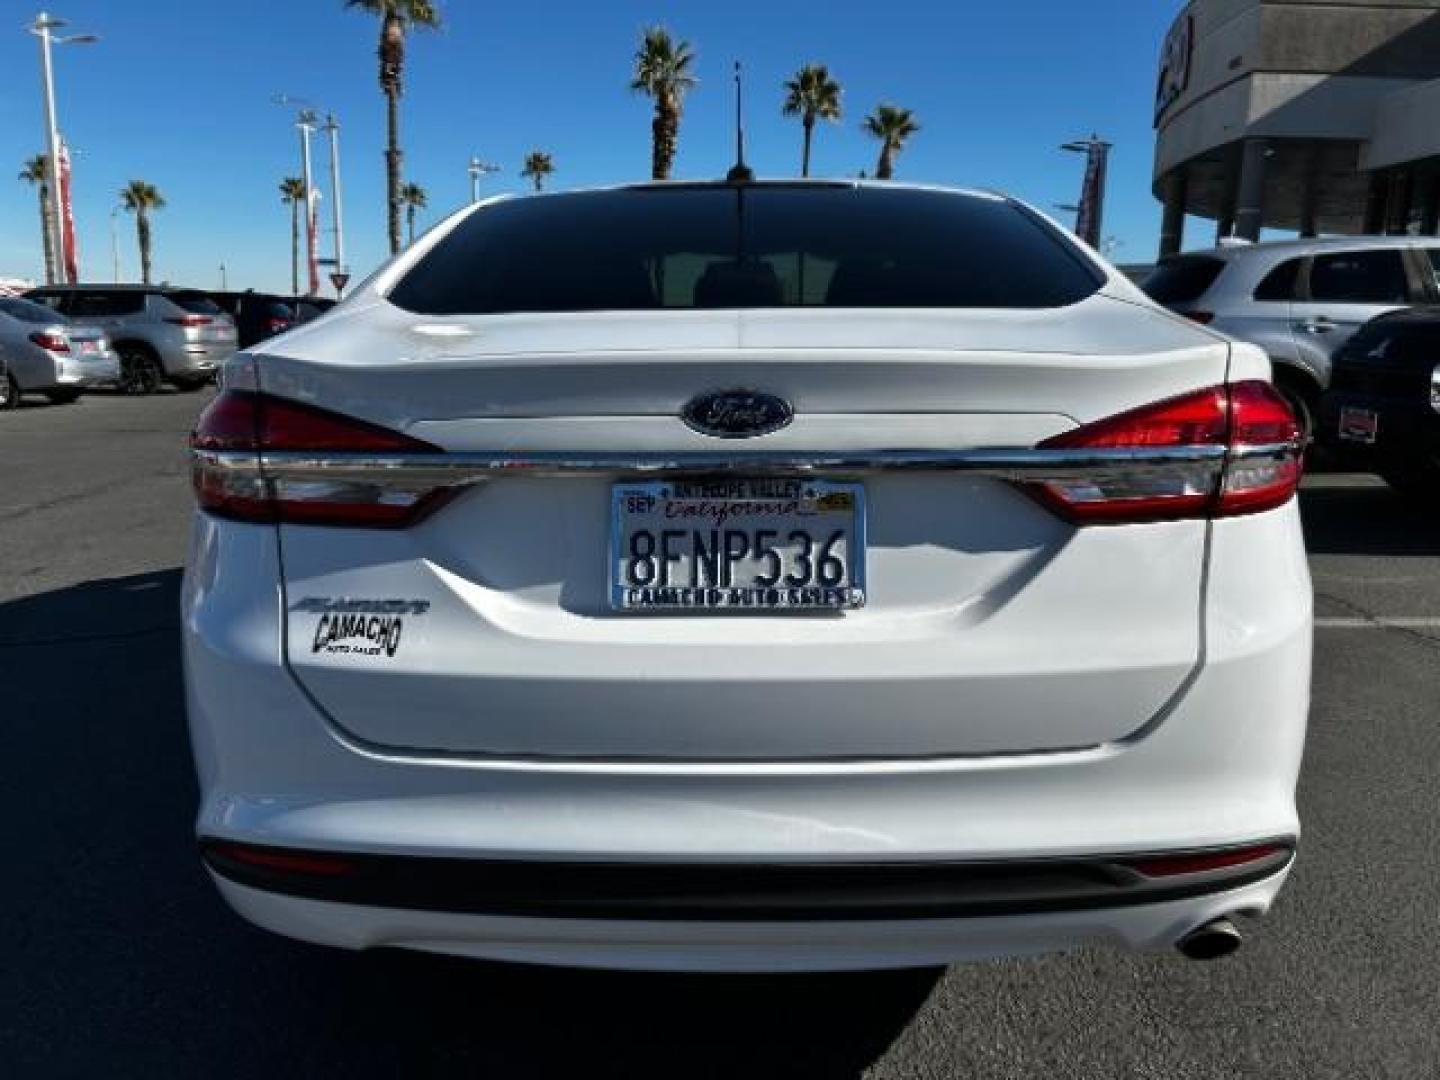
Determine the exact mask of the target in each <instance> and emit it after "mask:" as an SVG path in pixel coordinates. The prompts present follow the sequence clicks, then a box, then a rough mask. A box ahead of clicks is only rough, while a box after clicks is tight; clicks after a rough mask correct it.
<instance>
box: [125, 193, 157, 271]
mask: <svg viewBox="0 0 1440 1080" xmlns="http://www.w3.org/2000/svg"><path fill="white" fill-rule="evenodd" d="M120 204H121V205H122V206H124V207H125V209H126V210H128V211H130V212H131V213H132V214H134V215H135V239H136V240H137V241H139V244H140V280H141V282H143V283H144V284H146V285H149V284H150V211H151V210H163V209H164V208H165V197H164V196H163V195H161V194H160V191H159V189H158V188H156V187H155V185H154V184H147V183H146V182H145V181H144V180H131V181H130V183H128V184H126V185H125V186H124V187H123V188H121V189H120Z"/></svg>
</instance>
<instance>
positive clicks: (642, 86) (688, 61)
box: [630, 26, 695, 180]
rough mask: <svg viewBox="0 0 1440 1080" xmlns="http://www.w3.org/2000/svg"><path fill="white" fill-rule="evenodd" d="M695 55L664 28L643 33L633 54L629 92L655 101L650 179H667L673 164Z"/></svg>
mask: <svg viewBox="0 0 1440 1080" xmlns="http://www.w3.org/2000/svg"><path fill="white" fill-rule="evenodd" d="M694 63H695V53H694V51H693V50H692V49H691V48H690V43H689V42H688V41H675V40H674V39H673V38H671V37H670V31H668V30H666V29H665V28H664V27H663V26H652V27H650V28H649V29H647V30H646V31H645V36H644V37H643V38H642V39H641V41H640V48H639V49H637V50H636V51H635V78H634V79H633V80H631V83H630V89H631V90H638V91H640V92H641V93H642V94H648V95H649V96H650V97H652V98H654V99H655V119H654V120H652V121H651V123H650V176H651V178H652V179H655V180H668V179H670V167H671V166H672V165H674V164H675V145H676V143H677V142H678V141H679V139H680V110H681V106H682V103H683V101H684V98H685V93H686V91H688V90H689V89H690V88H691V87H693V86H694V85H695V76H694V75H693V74H691V68H692V67H693V66H694Z"/></svg>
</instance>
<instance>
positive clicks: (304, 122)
mask: <svg viewBox="0 0 1440 1080" xmlns="http://www.w3.org/2000/svg"><path fill="white" fill-rule="evenodd" d="M315 119H316V117H315V113H313V112H312V111H311V110H309V109H301V110H300V115H299V116H298V117H297V118H296V120H295V127H296V129H297V130H299V132H300V172H301V183H303V184H304V185H305V263H306V266H307V267H308V269H309V273H310V282H309V284H310V288H309V290H308V291H307V292H306V294H305V295H307V296H314V295H315V293H316V292H317V291H318V289H317V288H316V284H317V283H316V281H315V181H314V176H313V174H312V172H311V169H310V133H311V132H312V131H314V130H315Z"/></svg>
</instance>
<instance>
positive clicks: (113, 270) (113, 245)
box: [110, 203, 125, 285]
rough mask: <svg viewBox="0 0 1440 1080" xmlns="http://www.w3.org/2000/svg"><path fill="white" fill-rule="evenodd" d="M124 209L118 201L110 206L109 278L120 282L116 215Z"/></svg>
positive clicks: (118, 233) (118, 231) (118, 238)
mask: <svg viewBox="0 0 1440 1080" xmlns="http://www.w3.org/2000/svg"><path fill="white" fill-rule="evenodd" d="M123 209H125V208H124V207H123V206H121V205H120V204H119V203H116V204H115V205H114V206H112V207H111V208H110V274H111V277H110V280H111V281H113V282H115V284H117V285H118V284H120V229H119V226H118V225H117V224H116V221H115V219H116V216H117V215H118V214H119V213H120V211H121V210H123Z"/></svg>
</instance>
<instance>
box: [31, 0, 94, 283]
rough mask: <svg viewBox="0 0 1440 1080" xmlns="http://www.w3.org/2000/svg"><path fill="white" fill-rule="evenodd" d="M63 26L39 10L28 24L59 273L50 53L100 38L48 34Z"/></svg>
mask: <svg viewBox="0 0 1440 1080" xmlns="http://www.w3.org/2000/svg"><path fill="white" fill-rule="evenodd" d="M65 25H66V22H65V20H64V19H57V18H55V17H54V16H53V15H47V14H46V13H45V12H43V11H42V12H40V14H38V15H36V16H35V21H34V22H33V23H31V24H30V27H29V29H30V32H31V33H32V34H34V35H35V36H36V37H38V38H39V39H40V88H41V97H42V98H43V99H44V102H45V183H46V185H47V186H48V187H49V189H50V212H49V213H48V214H47V215H46V218H45V229H46V231H47V232H48V233H49V235H50V244H51V250H52V251H54V252H55V256H56V265H57V266H58V267H59V268H60V273H61V275H62V276H64V275H65V273H66V271H65V269H64V266H65V227H64V224H63V222H62V219H61V214H62V209H61V205H60V125H59V122H58V121H57V120H56V118H55V72H54V66H53V63H52V61H51V55H50V54H51V49H52V46H55V45H91V44H94V43H95V42H97V41H99V40H100V39H99V38H98V37H96V36H95V35H94V34H77V35H75V36H73V37H59V36H57V35H55V34H54V33H52V31H54V30H57V29H59V28H60V27H62V26H65Z"/></svg>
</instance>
